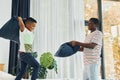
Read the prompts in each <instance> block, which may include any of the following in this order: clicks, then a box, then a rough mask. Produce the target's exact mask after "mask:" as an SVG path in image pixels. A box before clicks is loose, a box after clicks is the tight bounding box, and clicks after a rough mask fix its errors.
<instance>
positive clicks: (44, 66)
mask: <svg viewBox="0 0 120 80" xmlns="http://www.w3.org/2000/svg"><path fill="white" fill-rule="evenodd" d="M40 66H41V69H40V71H39V74H38V78H39V79H45V78H46V77H47V73H48V71H47V70H52V69H54V70H55V72H56V73H57V63H56V60H55V59H54V57H53V55H52V53H50V52H45V53H43V54H42V55H41V57H40Z"/></svg>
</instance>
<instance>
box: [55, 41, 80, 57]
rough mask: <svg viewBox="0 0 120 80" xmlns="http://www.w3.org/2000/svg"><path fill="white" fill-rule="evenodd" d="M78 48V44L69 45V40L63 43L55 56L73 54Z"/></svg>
mask: <svg viewBox="0 0 120 80" xmlns="http://www.w3.org/2000/svg"><path fill="white" fill-rule="evenodd" d="M79 49H80V46H71V45H70V44H69V42H66V43H63V44H62V45H61V46H60V47H59V49H58V50H57V52H56V53H55V56H56V57H68V56H71V55H73V54H75V53H76V52H77V51H78V50H79Z"/></svg>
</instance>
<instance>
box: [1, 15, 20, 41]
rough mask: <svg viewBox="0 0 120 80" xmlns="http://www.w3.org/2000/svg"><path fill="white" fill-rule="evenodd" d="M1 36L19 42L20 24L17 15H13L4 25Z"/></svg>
mask: <svg viewBox="0 0 120 80" xmlns="http://www.w3.org/2000/svg"><path fill="white" fill-rule="evenodd" d="M0 37H2V38H5V39H9V40H11V41H14V42H16V43H19V24H18V21H17V18H16V17H12V18H11V19H10V20H8V21H7V22H6V23H5V24H4V25H3V26H2V28H1V29H0Z"/></svg>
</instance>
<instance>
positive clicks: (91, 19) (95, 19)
mask: <svg viewBox="0 0 120 80" xmlns="http://www.w3.org/2000/svg"><path fill="white" fill-rule="evenodd" d="M90 21H92V22H93V23H94V24H98V25H99V23H100V22H99V20H98V19H97V18H90Z"/></svg>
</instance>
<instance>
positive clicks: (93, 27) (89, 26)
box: [88, 20, 96, 30]
mask: <svg viewBox="0 0 120 80" xmlns="http://www.w3.org/2000/svg"><path fill="white" fill-rule="evenodd" d="M88 29H89V30H93V29H96V25H95V24H94V23H93V22H92V21H91V20H90V21H88Z"/></svg>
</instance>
